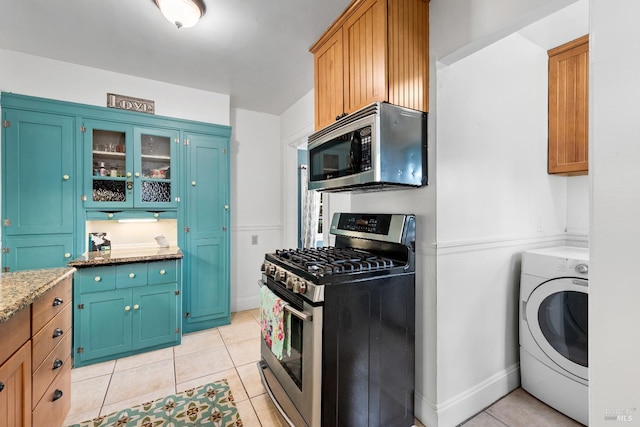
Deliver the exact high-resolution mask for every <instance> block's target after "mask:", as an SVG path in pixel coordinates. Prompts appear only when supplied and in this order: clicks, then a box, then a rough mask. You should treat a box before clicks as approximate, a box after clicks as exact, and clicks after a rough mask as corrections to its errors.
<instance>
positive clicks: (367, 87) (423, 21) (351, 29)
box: [310, 0, 429, 130]
mask: <svg viewBox="0 0 640 427" xmlns="http://www.w3.org/2000/svg"><path fill="white" fill-rule="evenodd" d="M310 51H311V53H313V55H314V92H315V128H316V130H318V129H321V128H323V127H325V126H327V125H329V124H331V123H333V122H334V121H335V120H336V119H337V118H339V117H342V116H343V115H345V114H349V113H351V112H353V111H356V110H358V109H360V108H362V107H364V106H366V105H368V104H371V103H373V102H376V101H387V102H389V103H391V104H395V105H399V106H402V107H407V108H411V109H414V110H419V111H428V109H429V2H428V1H426V0H354V1H353V2H352V3H351V4H350V5H349V7H347V9H346V10H345V11H344V12H343V13H342V15H340V17H338V19H337V20H336V21H335V22H334V23H333V24H332V25H331V27H329V29H327V31H325V33H324V34H323V35H322V37H320V39H319V40H318V41H317V42H316V43H315V44H314V45H313V46H312V47H311V49H310Z"/></svg>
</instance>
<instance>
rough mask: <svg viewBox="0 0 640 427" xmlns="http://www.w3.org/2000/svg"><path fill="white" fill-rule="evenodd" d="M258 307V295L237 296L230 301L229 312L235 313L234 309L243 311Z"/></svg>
mask: <svg viewBox="0 0 640 427" xmlns="http://www.w3.org/2000/svg"><path fill="white" fill-rule="evenodd" d="M258 307H260V297H259V296H257V295H256V296H251V297H244V298H238V299H236V300H233V301H231V312H232V313H235V312H236V311H245V310H253V309H254V308H258Z"/></svg>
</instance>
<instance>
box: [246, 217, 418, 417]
mask: <svg viewBox="0 0 640 427" xmlns="http://www.w3.org/2000/svg"><path fill="white" fill-rule="evenodd" d="M330 233H331V234H332V235H334V236H336V240H335V246H332V247H323V248H312V249H292V250H278V251H276V252H275V253H269V254H266V255H265V261H264V264H263V266H262V279H261V280H260V281H259V284H260V286H261V287H264V286H266V287H267V288H268V290H269V291H271V292H272V293H273V294H275V296H276V297H277V298H279V299H280V300H281V302H282V303H283V304H284V310H285V311H287V312H288V313H290V322H289V327H290V333H289V334H288V337H287V338H288V342H289V343H290V352H289V353H287V354H284V355H282V354H278V356H276V354H274V352H273V351H272V349H271V348H270V346H269V344H268V342H267V341H269V343H270V340H269V339H268V338H265V337H264V335H263V339H262V340H261V360H260V362H259V363H258V367H259V371H260V374H261V376H262V381H263V384H264V385H265V387H266V389H267V391H268V393H269V395H270V396H271V399H272V400H273V402H274V404H275V405H276V407H277V408H278V410H279V411H280V412H281V414H282V415H283V416H284V417H285V419H286V420H287V421H288V422H289V424H290V425H292V426H295V427H304V426H307V427H320V426H322V427H341V426H344V427H358V426H372V427H373V426H384V427H390V426H399V427H400V426H401V427H409V426H411V425H413V422H414V414H413V409H414V403H413V401H414V363H415V344H414V342H415V217H414V216H413V215H398V214H353V213H336V214H334V216H333V219H332V222H331V229H330ZM261 293H262V291H261ZM262 305H264V302H263V303H262ZM270 309H271V307H264V306H261V312H262V311H264V310H270Z"/></svg>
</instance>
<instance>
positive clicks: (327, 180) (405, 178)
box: [308, 102, 427, 192]
mask: <svg viewBox="0 0 640 427" xmlns="http://www.w3.org/2000/svg"><path fill="white" fill-rule="evenodd" d="M308 143H309V144H308V148H309V190H320V191H331V192H336V191H376V190H389V189H394V188H411V187H421V186H424V185H427V113H424V112H421V111H415V110H410V109H408V108H404V107H399V106H396V105H392V104H389V103H387V102H376V103H373V104H371V105H369V106H367V107H364V108H362V109H361V110H358V111H356V112H354V113H351V114H349V115H348V116H345V117H343V118H341V119H340V120H338V121H337V122H335V123H334V124H332V125H330V126H328V127H326V128H324V129H322V130H319V131H318V132H316V133H314V134H313V135H311V136H310V137H309V140H308Z"/></svg>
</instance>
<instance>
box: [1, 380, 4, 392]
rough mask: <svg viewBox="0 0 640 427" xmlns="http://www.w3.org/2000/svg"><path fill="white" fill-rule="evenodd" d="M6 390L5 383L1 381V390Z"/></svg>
mask: <svg viewBox="0 0 640 427" xmlns="http://www.w3.org/2000/svg"><path fill="white" fill-rule="evenodd" d="M2 390H4V383H3V382H2V381H0V391H2Z"/></svg>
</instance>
